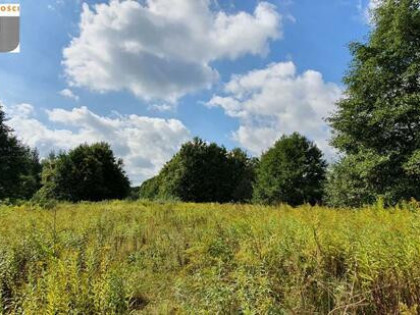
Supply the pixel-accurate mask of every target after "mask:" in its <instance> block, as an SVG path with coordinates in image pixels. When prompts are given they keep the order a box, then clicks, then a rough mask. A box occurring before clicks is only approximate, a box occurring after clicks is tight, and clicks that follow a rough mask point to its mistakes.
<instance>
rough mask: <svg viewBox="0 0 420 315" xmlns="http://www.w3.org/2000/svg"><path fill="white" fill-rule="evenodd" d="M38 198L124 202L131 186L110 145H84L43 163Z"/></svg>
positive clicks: (121, 162) (121, 163) (120, 161)
mask: <svg viewBox="0 0 420 315" xmlns="http://www.w3.org/2000/svg"><path fill="white" fill-rule="evenodd" d="M42 183H43V187H42V189H41V191H40V192H39V193H38V197H40V198H50V199H57V200H69V201H81V200H86V201H100V200H106V199H121V198H125V197H126V196H127V195H128V193H129V192H130V182H129V180H128V178H127V176H126V174H125V172H124V170H123V161H122V160H121V159H117V158H116V157H115V156H114V153H113V152H112V150H111V148H110V146H109V144H107V143H103V142H102V143H95V144H92V145H87V144H83V145H80V146H78V147H77V148H75V149H73V150H71V151H69V152H68V153H65V152H62V153H59V154H58V155H54V154H52V155H50V157H49V158H48V159H47V160H45V161H44V163H43V172H42Z"/></svg>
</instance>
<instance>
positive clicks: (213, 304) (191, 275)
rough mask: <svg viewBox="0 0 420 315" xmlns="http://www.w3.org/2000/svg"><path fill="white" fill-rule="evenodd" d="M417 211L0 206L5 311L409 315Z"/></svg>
mask: <svg viewBox="0 0 420 315" xmlns="http://www.w3.org/2000/svg"><path fill="white" fill-rule="evenodd" d="M419 304H420V211H419V209H418V206H417V204H415V203H410V204H406V205H404V206H401V207H399V208H394V209H387V210H384V209H383V208H382V206H381V205H380V204H378V205H377V206H374V207H371V208H366V209H360V210H357V211H355V210H346V209H337V210H332V209H326V208H310V207H301V208H298V209H292V208H290V207H287V206H281V207H261V206H242V205H216V204H183V203H172V204H170V203H167V204H163V203H162V204H159V203H148V202H110V203H96V204H93V203H92V204H91V203H81V204H78V205H72V204H59V205H58V206H57V207H56V208H55V210H54V209H53V210H42V209H39V208H34V207H30V206H20V207H0V313H3V314H22V313H25V314H127V313H144V314H168V313H169V314H171V313H172V314H178V313H179V314H214V313H220V314H314V313H318V314H329V313H330V314H344V313H350V314H353V313H354V314H390V313H403V314H417V313H418V311H420V308H419V307H418V305H419Z"/></svg>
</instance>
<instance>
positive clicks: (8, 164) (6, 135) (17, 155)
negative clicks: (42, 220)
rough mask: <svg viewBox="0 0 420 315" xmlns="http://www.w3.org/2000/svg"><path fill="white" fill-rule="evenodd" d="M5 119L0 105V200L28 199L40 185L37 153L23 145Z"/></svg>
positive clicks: (39, 166) (39, 167)
mask: <svg viewBox="0 0 420 315" xmlns="http://www.w3.org/2000/svg"><path fill="white" fill-rule="evenodd" d="M5 121H6V118H5V113H4V112H3V111H2V108H1V107H0V200H2V199H11V200H14V199H29V198H30V197H31V196H32V195H33V194H34V193H35V192H36V191H37V190H38V189H39V187H40V173H41V165H40V163H39V158H38V153H37V152H36V151H34V150H31V149H30V148H29V147H27V146H25V145H23V144H22V143H21V142H20V141H19V140H18V139H17V138H16V136H15V135H13V132H12V129H11V128H10V127H8V126H7V125H6V124H5Z"/></svg>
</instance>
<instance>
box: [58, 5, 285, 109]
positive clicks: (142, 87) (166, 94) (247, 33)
mask: <svg viewBox="0 0 420 315" xmlns="http://www.w3.org/2000/svg"><path fill="white" fill-rule="evenodd" d="M210 7H211V3H210V0H145V1H142V2H138V1H134V0H124V1H122V0H111V1H110V2H109V3H103V4H96V5H93V6H91V7H89V6H88V5H87V4H84V5H83V11H82V14H81V22H80V25H79V28H80V34H79V35H78V36H77V37H75V38H73V39H72V41H71V43H70V44H69V46H68V47H66V48H65V49H64V51H63V58H64V59H63V65H64V70H65V73H66V75H67V77H68V80H69V83H70V85H73V86H80V87H87V88H89V89H91V90H94V91H98V92H108V91H121V90H127V91H130V92H131V93H133V94H134V95H136V96H137V97H139V98H142V99H145V100H150V99H160V100H165V101H168V102H176V100H177V99H178V98H179V97H181V96H183V95H185V94H187V93H190V92H193V91H197V90H199V89H203V88H210V87H211V86H212V84H213V83H214V82H215V80H217V78H218V73H217V71H216V70H215V69H213V68H212V66H211V62H212V61H215V60H218V59H223V58H228V59H236V58H238V57H240V56H243V55H245V54H253V55H259V54H265V53H267V51H268V44H269V41H270V40H273V39H277V38H280V37H281V36H282V32H281V16H280V15H279V14H278V13H277V11H276V8H275V7H274V5H272V4H269V3H268V2H264V1H262V2H259V4H258V5H257V7H256V8H255V10H254V12H253V13H252V14H250V13H247V12H237V13H233V14H228V13H226V12H224V11H220V10H219V11H212V10H211V8H210Z"/></svg>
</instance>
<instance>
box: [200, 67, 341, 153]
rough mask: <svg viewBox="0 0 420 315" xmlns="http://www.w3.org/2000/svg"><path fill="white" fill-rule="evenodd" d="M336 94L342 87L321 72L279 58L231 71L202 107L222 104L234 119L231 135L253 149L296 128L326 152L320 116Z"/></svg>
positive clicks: (325, 129)
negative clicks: (219, 90)
mask: <svg viewBox="0 0 420 315" xmlns="http://www.w3.org/2000/svg"><path fill="white" fill-rule="evenodd" d="M341 95H342V90H341V88H340V87H339V86H338V85H336V84H334V83H328V82H325V81H324V79H323V77H322V74H321V73H319V72H317V71H313V70H308V71H305V72H304V73H302V74H298V73H297V70H296V66H295V64H294V63H293V62H279V63H273V64H270V65H268V66H267V67H266V68H265V69H259V70H254V71H250V72H248V73H247V74H244V75H234V76H233V77H232V78H231V80H230V82H228V83H227V84H226V85H225V87H224V95H222V96H220V95H214V96H213V98H212V99H211V100H210V101H209V102H208V103H207V106H209V107H221V108H223V109H224V111H225V113H226V114H227V115H228V116H230V117H233V118H237V119H238V120H239V123H240V126H239V129H238V130H236V131H235V132H234V133H233V138H234V139H235V140H236V141H237V142H238V143H239V144H240V145H242V146H243V147H245V148H247V149H248V150H250V151H251V152H253V153H254V154H260V153H261V152H262V151H264V150H266V149H267V148H268V147H270V146H271V145H272V144H273V143H274V142H275V141H276V140H277V139H278V138H279V137H280V136H281V135H283V134H290V133H293V132H295V131H298V132H300V133H302V134H304V135H306V136H308V137H309V138H310V139H311V140H313V141H315V142H316V143H317V144H318V145H319V146H320V147H321V149H323V150H324V152H325V153H326V154H327V155H328V156H331V155H332V149H331V148H330V147H329V146H328V138H329V129H328V126H327V125H326V123H325V121H324V118H326V117H327V116H328V115H329V113H330V112H332V110H333V109H334V103H335V102H336V101H337V100H338V99H339V98H340V96H341Z"/></svg>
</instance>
